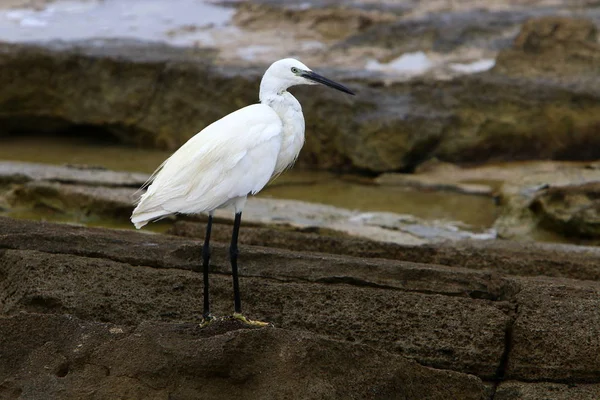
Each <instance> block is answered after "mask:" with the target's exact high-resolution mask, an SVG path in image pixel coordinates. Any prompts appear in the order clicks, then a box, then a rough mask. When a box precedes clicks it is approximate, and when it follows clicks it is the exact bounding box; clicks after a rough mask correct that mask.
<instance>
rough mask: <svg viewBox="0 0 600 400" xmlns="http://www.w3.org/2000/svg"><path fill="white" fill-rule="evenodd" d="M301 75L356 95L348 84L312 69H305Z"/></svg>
mask: <svg viewBox="0 0 600 400" xmlns="http://www.w3.org/2000/svg"><path fill="white" fill-rule="evenodd" d="M300 76H301V77H303V78H306V79H309V80H311V81H313V82H317V83H322V84H323V85H326V86H329V87H330V88H334V89H337V90H339V91H341V92H344V93H348V94H351V95H353V96H354V92H353V91H352V90H350V89H348V88H347V87H346V86H344V85H340V84H339V83H337V82H334V81H332V80H330V79H327V78H325V77H324V76H321V75H319V74H317V73H314V72H312V71H304V72H303V73H302V74H301V75H300Z"/></svg>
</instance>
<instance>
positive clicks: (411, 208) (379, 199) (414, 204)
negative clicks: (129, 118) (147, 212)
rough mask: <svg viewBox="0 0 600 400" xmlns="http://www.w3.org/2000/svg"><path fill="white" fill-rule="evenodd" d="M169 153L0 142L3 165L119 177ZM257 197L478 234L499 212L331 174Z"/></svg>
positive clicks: (283, 180) (38, 139) (43, 141)
mask: <svg viewBox="0 0 600 400" xmlns="http://www.w3.org/2000/svg"><path fill="white" fill-rule="evenodd" d="M168 156H169V153H168V152H165V151H159V150H147V149H138V148H132V147H125V146H120V145H115V144H106V143H104V144H103V143H98V144H90V143H89V141H87V142H86V141H84V140H82V139H75V138H71V137H49V136H20V137H2V138H0V160H12V161H27V162H36V163H48V164H58V165H60V164H82V165H91V166H103V167H106V168H108V169H111V170H117V171H134V172H145V173H151V172H152V171H153V170H154V169H155V168H156V167H157V166H158V165H160V163H161V162H162V161H163V160H164V159H165V158H166V157H168ZM258 197H271V198H277V199H294V200H302V201H307V202H313V203H323V204H329V205H333V206H337V207H343V208H347V209H352V210H361V211H388V212H394V213H400V214H411V215H414V216H417V217H419V218H424V219H428V220H447V221H460V222H462V223H465V224H468V225H470V226H471V227H473V228H474V229H478V230H479V229H485V228H488V227H490V226H491V225H492V223H493V221H494V219H495V218H496V212H497V209H496V207H495V206H494V204H493V201H492V199H491V198H490V197H486V196H473V195H465V194H460V193H452V192H440V191H421V190H415V189H408V188H404V187H397V186H378V185H373V184H370V182H369V181H366V182H359V181H358V180H357V179H356V178H355V177H345V176H340V175H336V174H332V173H327V172H316V171H303V170H300V169H298V168H296V169H293V170H291V171H288V172H287V173H285V174H283V175H282V176H280V177H279V178H277V179H276V180H275V181H274V182H272V183H271V184H270V185H269V186H268V187H267V188H266V189H265V190H263V191H262V192H261V193H260V194H259V196H258Z"/></svg>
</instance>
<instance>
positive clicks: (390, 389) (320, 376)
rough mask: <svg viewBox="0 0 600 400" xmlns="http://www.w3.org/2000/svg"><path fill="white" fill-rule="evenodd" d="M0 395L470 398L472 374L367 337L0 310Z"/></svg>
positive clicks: (474, 395)
mask: <svg viewBox="0 0 600 400" xmlns="http://www.w3.org/2000/svg"><path fill="white" fill-rule="evenodd" d="M0 337H1V338H2V343H3V346H2V348H1V349H0V354H1V357H0V381H1V382H2V383H0V396H1V397H2V398H3V399H16V398H27V399H32V400H37V399H40V400H42V399H43V400H46V399H49V398H60V399H81V398H93V399H98V400H102V399H107V400H108V399H111V400H112V399H115V398H135V399H142V398H143V399H150V400H155V399H156V400H158V399H160V400H163V399H164V400H166V399H181V400H184V399H198V398H202V399H231V398H240V399H242V398H243V399H283V398H285V399H323V398H331V399H333V398H361V399H379V398H386V399H440V400H442V399H448V398H460V399H473V400H480V399H483V398H484V386H483V384H482V382H481V381H480V380H479V379H478V378H476V377H474V376H470V375H466V374H460V373H457V372H451V371H439V370H434V369H431V368H426V367H422V366H420V365H418V364H417V363H415V362H414V361H409V360H406V359H404V358H403V357H401V356H397V355H392V354H389V353H386V352H382V351H378V350H374V349H372V348H370V347H367V346H362V345H357V344H352V343H347V342H339V341H333V340H329V339H326V338H322V337H319V336H316V335H313V334H310V333H307V332H292V331H286V330H282V329H275V328H263V329H248V328H247V327H246V328H245V327H244V326H240V324H239V323H236V322H233V321H232V322H228V321H224V322H217V323H215V324H214V325H212V326H209V327H208V328H204V329H200V328H199V327H198V325H194V324H174V323H169V324H167V323H157V322H145V323H142V324H140V325H138V326H137V327H126V326H120V325H114V324H106V323H100V322H88V321H82V320H80V319H78V318H74V317H71V316H52V315H39V314H20V315H18V316H14V317H11V318H6V317H0Z"/></svg>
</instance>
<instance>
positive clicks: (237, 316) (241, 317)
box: [233, 313, 273, 327]
mask: <svg viewBox="0 0 600 400" xmlns="http://www.w3.org/2000/svg"><path fill="white" fill-rule="evenodd" d="M233 318H235V319H237V320H238V321H241V322H243V323H244V324H247V325H252V326H258V327H261V326H273V324H271V323H270V322H263V321H255V320H252V319H248V318H246V317H245V316H244V315H243V314H241V313H233Z"/></svg>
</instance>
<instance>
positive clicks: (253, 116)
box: [131, 104, 283, 228]
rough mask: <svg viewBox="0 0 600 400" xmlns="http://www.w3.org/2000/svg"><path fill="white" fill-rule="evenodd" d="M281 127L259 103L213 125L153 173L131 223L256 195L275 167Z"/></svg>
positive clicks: (143, 221) (138, 226)
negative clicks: (150, 182)
mask: <svg viewBox="0 0 600 400" xmlns="http://www.w3.org/2000/svg"><path fill="white" fill-rule="evenodd" d="M282 131H283V124H282V122H281V119H280V118H279V116H278V115H277V113H276V112H275V111H274V110H273V109H272V108H270V107H268V106H265V105H262V104H255V105H251V106H248V107H244V108H242V109H240V110H238V111H235V112H233V113H231V114H229V115H227V116H226V117H224V118H222V119H220V120H218V121H216V122H214V123H212V124H211V125H209V126H207V127H206V128H205V129H204V130H203V131H201V132H200V133H198V134H197V135H195V136H194V137H192V138H191V139H190V140H189V141H188V142H187V143H185V144H184V145H183V146H181V148H179V150H177V152H175V153H174V154H173V155H172V156H171V157H169V159H167V161H165V163H164V164H163V165H162V166H161V167H160V168H159V169H158V170H157V172H155V174H154V178H152V184H151V185H150V186H149V187H148V190H147V191H146V193H145V194H144V195H142V197H141V199H140V202H139V204H138V206H137V207H136V209H135V211H134V212H133V215H132V217H131V221H132V222H133V223H134V224H135V227H136V228H141V227H142V226H144V225H146V224H147V223H148V221H151V220H154V219H158V218H161V217H164V216H166V215H170V214H174V213H183V214H195V213H200V212H204V211H213V210H215V209H217V208H220V207H223V206H227V205H230V204H233V205H235V202H236V201H237V202H240V201H243V199H245V198H246V196H247V195H248V194H255V193H258V192H259V191H260V190H261V189H262V188H263V187H265V185H266V184H267V183H268V182H269V180H270V179H271V176H272V175H273V171H274V170H275V164H276V161H277V156H278V154H279V151H280V149H281V141H282ZM241 206H242V207H243V204H241ZM238 208H240V207H239V206H238V207H236V212H238V211H241V210H238Z"/></svg>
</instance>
